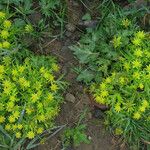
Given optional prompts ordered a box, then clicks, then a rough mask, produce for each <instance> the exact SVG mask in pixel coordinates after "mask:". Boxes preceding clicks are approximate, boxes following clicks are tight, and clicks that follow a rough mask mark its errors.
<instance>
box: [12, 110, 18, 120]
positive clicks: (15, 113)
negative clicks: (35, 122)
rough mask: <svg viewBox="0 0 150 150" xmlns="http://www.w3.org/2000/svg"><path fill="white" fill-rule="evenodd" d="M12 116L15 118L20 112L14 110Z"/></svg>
mask: <svg viewBox="0 0 150 150" xmlns="http://www.w3.org/2000/svg"><path fill="white" fill-rule="evenodd" d="M13 116H14V118H15V119H18V118H19V116H20V112H19V111H15V112H14V113H13Z"/></svg>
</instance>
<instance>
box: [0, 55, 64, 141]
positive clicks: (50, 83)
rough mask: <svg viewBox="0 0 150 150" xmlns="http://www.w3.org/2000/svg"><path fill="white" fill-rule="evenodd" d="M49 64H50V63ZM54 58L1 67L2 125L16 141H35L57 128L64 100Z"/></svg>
mask: <svg viewBox="0 0 150 150" xmlns="http://www.w3.org/2000/svg"><path fill="white" fill-rule="evenodd" d="M49 60H50V61H49ZM58 70H59V67H58V65H57V64H56V63H55V60H54V59H53V58H51V57H50V58H47V57H42V56H41V57H36V56H34V57H31V58H26V59H25V60H24V61H23V63H19V62H18V61H16V60H12V59H11V58H10V57H4V58H3V61H2V62H1V63H0V124H1V125H2V126H3V128H4V129H5V130H6V131H7V132H8V133H10V135H11V134H15V136H16V138H22V137H27V138H29V139H32V138H34V137H35V136H36V135H38V134H41V133H42V132H43V131H44V130H46V129H49V128H51V127H53V126H54V122H53V119H54V117H55V116H57V114H58V112H59V105H60V103H61V102H62V96H61V95H60V94H59V91H60V90H61V89H62V86H61V81H58V80H56V78H55V75H54V72H56V71H58Z"/></svg>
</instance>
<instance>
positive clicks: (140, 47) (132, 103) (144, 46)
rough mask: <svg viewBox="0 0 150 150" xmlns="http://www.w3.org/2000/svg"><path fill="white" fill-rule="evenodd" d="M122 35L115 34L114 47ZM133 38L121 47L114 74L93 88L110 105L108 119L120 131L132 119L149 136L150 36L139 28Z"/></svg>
mask: <svg viewBox="0 0 150 150" xmlns="http://www.w3.org/2000/svg"><path fill="white" fill-rule="evenodd" d="M125 23H126V22H124V24H125ZM120 39H121V37H115V38H114V47H115V48H118V46H119V45H120V44H121V42H120ZM130 41H131V43H130V44H129V45H128V46H127V47H126V48H125V49H124V50H122V49H121V48H120V49H119V51H121V53H120V58H119V59H118V61H117V62H116V63H115V65H114V67H113V69H112V70H111V71H112V74H111V75H110V76H108V77H106V78H104V79H103V80H102V82H101V83H100V84H98V85H97V84H93V85H92V86H91V92H92V93H94V98H95V101H96V102H97V103H99V104H105V105H108V106H109V107H110V110H109V111H107V119H108V120H109V122H110V124H111V125H112V126H113V127H114V128H115V133H116V134H117V135H120V134H124V130H127V128H128V126H129V122H128V121H127V120H130V124H131V122H134V125H135V126H136V124H137V128H138V129H139V127H140V126H141V128H142V129H143V131H144V130H145V131H144V133H145V134H146V135H147V136H148V135H149V133H148V131H146V128H147V129H148V128H149V127H150V126H149V124H150V120H148V118H149V111H150V38H149V35H148V34H146V33H144V31H137V32H136V33H135V34H134V35H133V36H132V37H131V39H130ZM143 127H144V128H143ZM138 129H137V130H138ZM143 131H141V132H143ZM126 134H128V135H129V134H131V133H126Z"/></svg>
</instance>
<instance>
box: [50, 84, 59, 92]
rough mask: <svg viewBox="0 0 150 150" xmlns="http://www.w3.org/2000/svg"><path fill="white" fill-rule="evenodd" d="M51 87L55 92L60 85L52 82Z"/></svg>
mask: <svg viewBox="0 0 150 150" xmlns="http://www.w3.org/2000/svg"><path fill="white" fill-rule="evenodd" d="M50 88H51V90H52V91H54V92H56V91H57V90H58V86H57V85H56V84H52V85H51V87H50Z"/></svg>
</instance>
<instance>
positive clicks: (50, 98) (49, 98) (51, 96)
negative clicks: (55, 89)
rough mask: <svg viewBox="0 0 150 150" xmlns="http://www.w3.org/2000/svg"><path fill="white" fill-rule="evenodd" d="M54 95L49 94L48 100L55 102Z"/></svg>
mask: <svg viewBox="0 0 150 150" xmlns="http://www.w3.org/2000/svg"><path fill="white" fill-rule="evenodd" d="M53 98H54V97H53V94H52V93H48V95H47V99H48V100H49V101H52V100H53Z"/></svg>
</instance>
